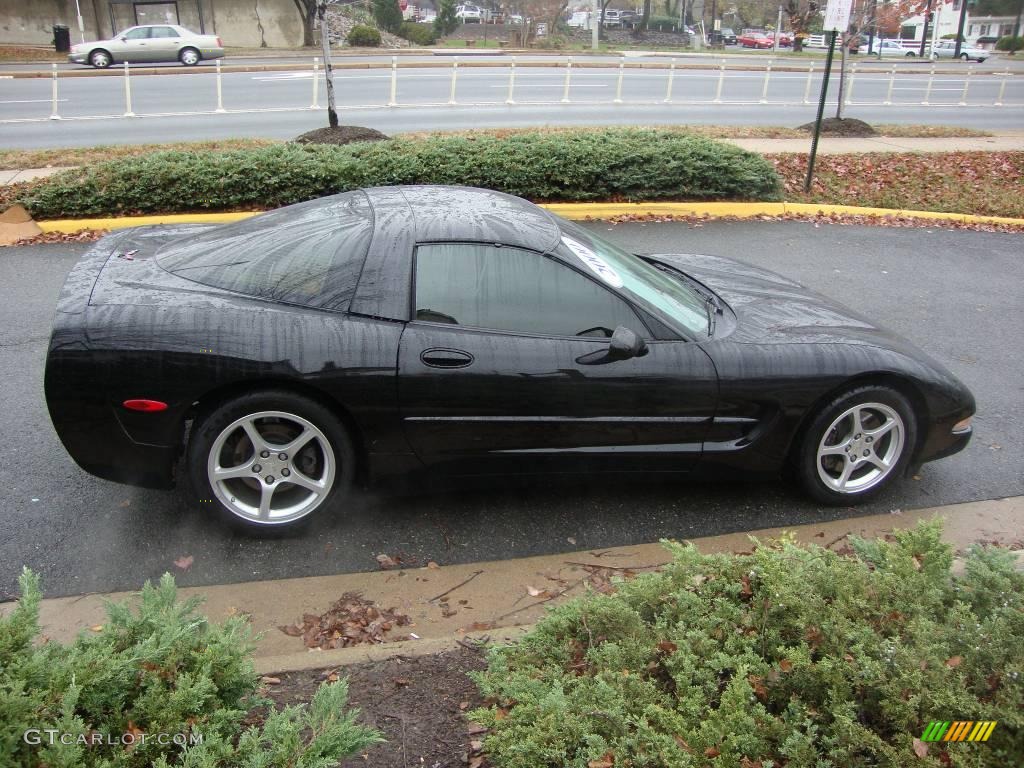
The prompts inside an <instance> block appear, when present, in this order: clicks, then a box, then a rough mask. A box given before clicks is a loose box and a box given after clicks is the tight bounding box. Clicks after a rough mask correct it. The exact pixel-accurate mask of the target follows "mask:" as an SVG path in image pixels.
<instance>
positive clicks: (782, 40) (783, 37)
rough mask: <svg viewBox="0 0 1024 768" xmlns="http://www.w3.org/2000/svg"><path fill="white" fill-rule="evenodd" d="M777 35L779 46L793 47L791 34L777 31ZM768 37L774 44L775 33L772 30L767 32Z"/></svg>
mask: <svg viewBox="0 0 1024 768" xmlns="http://www.w3.org/2000/svg"><path fill="white" fill-rule="evenodd" d="M778 37H779V48H792V47H793V36H792V35H790V34H789V33H788V32H779V33H778ZM768 39H769V40H771V41H772V43H773V44H774V42H775V33H774V32H769V33H768Z"/></svg>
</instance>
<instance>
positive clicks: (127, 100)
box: [124, 61, 135, 117]
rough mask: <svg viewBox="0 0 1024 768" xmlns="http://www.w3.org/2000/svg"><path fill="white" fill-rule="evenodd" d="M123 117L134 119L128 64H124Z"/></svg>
mask: <svg viewBox="0 0 1024 768" xmlns="http://www.w3.org/2000/svg"><path fill="white" fill-rule="evenodd" d="M124 116H125V117H135V113H134V112H132V81H131V77H130V76H129V75H128V62H127V61H126V62H125V63H124Z"/></svg>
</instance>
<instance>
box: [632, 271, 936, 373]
mask: <svg viewBox="0 0 1024 768" xmlns="http://www.w3.org/2000/svg"><path fill="white" fill-rule="evenodd" d="M651 258H654V259H656V260H658V261H661V262H664V263H665V264H668V265H669V266H672V267H675V268H676V269H679V270H681V271H683V272H685V273H686V274H687V275H689V276H690V277H692V278H694V279H696V280H698V281H699V282H701V283H703V284H704V285H706V286H707V287H708V288H710V289H712V290H713V291H714V292H715V293H717V294H718V295H719V296H720V297H721V298H722V299H724V300H725V302H726V303H727V304H728V305H729V308H730V309H732V311H733V312H734V313H735V315H736V326H735V328H734V329H732V331H731V333H730V334H729V340H730V341H732V342H736V343H750V344H813V343H819V344H825V343H832V344H865V345H870V346H877V347H884V348H886V349H891V350H895V351H899V352H902V353H904V354H909V355H910V356H912V357H916V358H921V357H923V356H924V352H922V351H921V350H919V349H917V348H916V347H914V346H913V345H912V344H911V343H910V342H908V341H906V340H905V339H903V338H901V337H900V336H898V335H896V334H895V333H892V332H891V331H888V330H885V329H884V328H881V327H879V326H878V325H877V324H876V323H874V322H873V321H872V320H870V319H869V318H867V317H865V316H864V315H861V314H860V313H858V312H857V311H856V310H854V309H851V308H849V307H846V306H844V305H842V304H840V303H839V302H837V301H833V300H832V299H830V298H828V297H826V296H823V295H821V294H820V293H817V292H815V291H812V290H811V289H810V288H807V287H806V286H804V285H802V284H801V283H798V282H796V281H795V280H790V279H789V278H787V277H783V276H782V275H779V274H776V273H775V272H770V271H769V270H766V269H760V268H758V267H752V266H750V265H749V264H744V263H742V262H739V261H734V260H732V259H726V258H722V257H719V256H702V255H696V254H654V255H652V257H651Z"/></svg>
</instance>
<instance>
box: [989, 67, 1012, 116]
mask: <svg viewBox="0 0 1024 768" xmlns="http://www.w3.org/2000/svg"><path fill="white" fill-rule="evenodd" d="M1009 78H1010V67H1009V66H1007V67H1006V70H1005V71H1004V72H1003V82H1001V83H1000V84H999V93H998V94H997V95H996V101H995V104H993V105H992V106H994V107H1001V106H1003V91H1005V90H1006V81H1007V80H1009Z"/></svg>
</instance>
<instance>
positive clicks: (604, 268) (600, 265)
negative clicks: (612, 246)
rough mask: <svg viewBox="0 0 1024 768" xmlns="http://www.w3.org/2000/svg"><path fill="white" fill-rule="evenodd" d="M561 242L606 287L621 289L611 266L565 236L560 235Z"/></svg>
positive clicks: (616, 273) (585, 247)
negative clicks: (603, 282)
mask: <svg viewBox="0 0 1024 768" xmlns="http://www.w3.org/2000/svg"><path fill="white" fill-rule="evenodd" d="M562 242H563V243H565V247H566V248H568V249H569V250H570V251H572V252H573V253H575V254H576V256H577V257H578V258H579V260H580V261H582V262H583V263H584V264H586V265H587V266H588V267H589V268H590V271H591V272H593V273H594V274H595V275H597V276H598V277H600V278H601V279H602V280H604V281H605V282H606V283H608V285H611V286H613V287H615V288H621V287H622V278H621V277H619V273H618V272H616V271H615V270H614V269H612V265H611V264H609V263H608V262H607V261H605V260H604V259H602V258H601V257H600V256H598V255H597V254H596V253H594V252H593V251H592V250H591V249H590V248H587V246H585V245H584V244H583V243H581V242H579V241H578V240H573V239H572V238H571V237H568V236H566V235H562Z"/></svg>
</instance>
